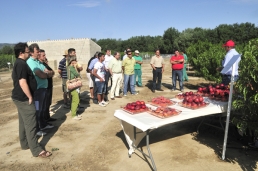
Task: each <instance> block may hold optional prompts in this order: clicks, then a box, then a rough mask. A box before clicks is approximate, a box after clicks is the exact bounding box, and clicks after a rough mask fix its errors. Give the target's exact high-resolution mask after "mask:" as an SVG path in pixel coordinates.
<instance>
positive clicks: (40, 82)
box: [27, 57, 48, 89]
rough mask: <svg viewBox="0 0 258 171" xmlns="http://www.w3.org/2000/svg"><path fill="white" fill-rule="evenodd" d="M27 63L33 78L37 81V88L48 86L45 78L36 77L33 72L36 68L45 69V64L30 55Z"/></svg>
mask: <svg viewBox="0 0 258 171" xmlns="http://www.w3.org/2000/svg"><path fill="white" fill-rule="evenodd" d="M27 64H28V65H29V67H30V69H31V70H32V72H33V74H34V76H35V78H36V81H37V89H40V88H47V87H48V80H47V78H40V77H38V76H37V75H36V74H35V72H36V71H37V70H41V71H42V72H44V70H45V68H46V67H45V66H44V65H43V64H42V63H41V62H40V61H39V60H37V59H34V58H33V57H30V58H29V59H28V60H27Z"/></svg>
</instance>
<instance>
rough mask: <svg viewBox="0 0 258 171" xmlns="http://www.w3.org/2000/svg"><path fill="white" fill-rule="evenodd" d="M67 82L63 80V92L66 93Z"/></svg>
mask: <svg viewBox="0 0 258 171" xmlns="http://www.w3.org/2000/svg"><path fill="white" fill-rule="evenodd" d="M66 81H67V79H66V78H62V88H63V92H64V93H67V92H68V91H67V87H66Z"/></svg>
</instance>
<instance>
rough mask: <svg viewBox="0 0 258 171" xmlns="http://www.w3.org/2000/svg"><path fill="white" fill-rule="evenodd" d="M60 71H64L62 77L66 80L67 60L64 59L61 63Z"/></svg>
mask: <svg viewBox="0 0 258 171" xmlns="http://www.w3.org/2000/svg"><path fill="white" fill-rule="evenodd" d="M58 69H59V70H61V71H62V74H61V77H62V78H64V79H67V70H66V59H65V58H63V59H62V60H61V61H60V62H59V66H58Z"/></svg>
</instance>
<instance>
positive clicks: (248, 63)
mask: <svg viewBox="0 0 258 171" xmlns="http://www.w3.org/2000/svg"><path fill="white" fill-rule="evenodd" d="M239 69H240V72H239V74H240V75H239V80H238V81H237V83H236V85H235V91H236V96H235V100H234V101H233V107H234V108H235V109H236V111H237V112H238V113H240V114H241V116H240V117H235V118H234V119H233V123H235V124H236V125H237V126H238V127H239V128H240V129H242V130H244V129H246V128H249V129H250V130H255V133H256V135H258V129H257V128H258V39H254V40H251V41H249V43H248V44H247V45H246V46H245V48H244V52H243V54H242V56H241V61H240V64H239Z"/></svg>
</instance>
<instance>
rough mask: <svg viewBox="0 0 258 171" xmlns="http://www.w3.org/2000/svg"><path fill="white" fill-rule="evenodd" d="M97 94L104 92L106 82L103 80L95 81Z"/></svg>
mask: <svg viewBox="0 0 258 171" xmlns="http://www.w3.org/2000/svg"><path fill="white" fill-rule="evenodd" d="M95 83H96V89H97V94H104V93H105V92H106V83H105V82H104V81H95Z"/></svg>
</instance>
